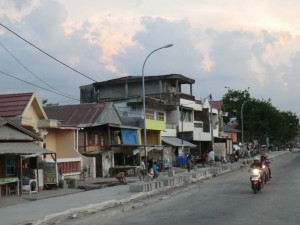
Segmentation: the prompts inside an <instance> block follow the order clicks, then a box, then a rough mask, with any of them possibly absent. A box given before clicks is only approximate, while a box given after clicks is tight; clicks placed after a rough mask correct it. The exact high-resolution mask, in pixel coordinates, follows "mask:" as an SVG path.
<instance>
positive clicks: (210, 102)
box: [209, 94, 214, 150]
mask: <svg viewBox="0 0 300 225" xmlns="http://www.w3.org/2000/svg"><path fill="white" fill-rule="evenodd" d="M209 105H210V116H209V117H210V133H211V147H212V150H214V127H213V117H212V116H213V113H212V95H211V94H210V95H209Z"/></svg>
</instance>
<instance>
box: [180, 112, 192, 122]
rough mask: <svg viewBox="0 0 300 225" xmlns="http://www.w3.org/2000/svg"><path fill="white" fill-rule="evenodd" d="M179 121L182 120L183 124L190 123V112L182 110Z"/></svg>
mask: <svg viewBox="0 0 300 225" xmlns="http://www.w3.org/2000/svg"><path fill="white" fill-rule="evenodd" d="M181 120H183V121H184V122H192V111H191V110H188V109H182V110H181Z"/></svg>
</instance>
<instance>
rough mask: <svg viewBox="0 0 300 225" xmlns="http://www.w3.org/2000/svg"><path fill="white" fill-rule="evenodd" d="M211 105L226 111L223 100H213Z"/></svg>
mask: <svg viewBox="0 0 300 225" xmlns="http://www.w3.org/2000/svg"><path fill="white" fill-rule="evenodd" d="M211 106H212V108H214V109H218V110H222V111H223V112H224V111H225V107H224V104H223V101H212V102H211Z"/></svg>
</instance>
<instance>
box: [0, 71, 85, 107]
mask: <svg viewBox="0 0 300 225" xmlns="http://www.w3.org/2000/svg"><path fill="white" fill-rule="evenodd" d="M0 73H2V74H4V75H6V76H9V77H12V78H14V79H16V80H19V81H22V82H24V83H26V84H29V85H32V86H35V87H38V88H41V89H43V90H45V91H49V92H52V93H54V94H57V95H61V96H64V97H66V98H69V99H73V100H76V101H80V100H79V99H76V98H73V97H70V96H67V95H64V94H61V93H58V92H55V91H52V90H49V89H47V88H44V87H41V86H39V85H36V84H33V83H30V82H28V81H26V80H23V79H20V78H18V77H15V76H13V75H10V74H8V73H5V72H3V71H1V70H0Z"/></svg>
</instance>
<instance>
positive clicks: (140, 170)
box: [139, 157, 146, 180]
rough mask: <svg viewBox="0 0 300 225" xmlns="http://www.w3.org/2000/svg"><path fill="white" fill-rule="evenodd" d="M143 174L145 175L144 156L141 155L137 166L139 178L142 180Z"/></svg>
mask: <svg viewBox="0 0 300 225" xmlns="http://www.w3.org/2000/svg"><path fill="white" fill-rule="evenodd" d="M145 175H146V166H145V158H144V157H142V159H141V162H140V168H139V178H140V180H144V177H145Z"/></svg>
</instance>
